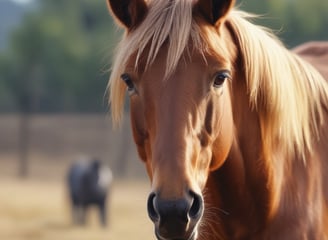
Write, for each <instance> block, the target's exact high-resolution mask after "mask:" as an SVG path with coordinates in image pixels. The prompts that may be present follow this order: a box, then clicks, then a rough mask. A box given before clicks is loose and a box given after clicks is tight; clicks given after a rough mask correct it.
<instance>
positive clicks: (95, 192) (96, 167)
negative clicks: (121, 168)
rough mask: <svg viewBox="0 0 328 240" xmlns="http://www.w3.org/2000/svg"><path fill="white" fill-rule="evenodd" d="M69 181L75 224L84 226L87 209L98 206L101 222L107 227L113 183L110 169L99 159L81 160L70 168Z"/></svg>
mask: <svg viewBox="0 0 328 240" xmlns="http://www.w3.org/2000/svg"><path fill="white" fill-rule="evenodd" d="M67 181H68V189H69V195H70V200H71V206H72V218H73V223H75V224H79V225H84V224H85V222H86V211H87V209H88V208H89V207H90V206H96V207H97V208H98V210H99V216H100V221H101V223H102V225H103V226H105V225H106V224H107V216H106V214H107V212H106V210H107V209H106V205H107V199H108V197H109V193H110V185H111V181H112V173H111V171H110V169H109V168H108V167H107V166H105V165H104V164H102V162H101V161H100V160H98V159H91V158H81V159H79V160H78V161H76V162H74V163H73V164H72V166H71V167H70V169H69V172H68V177H67Z"/></svg>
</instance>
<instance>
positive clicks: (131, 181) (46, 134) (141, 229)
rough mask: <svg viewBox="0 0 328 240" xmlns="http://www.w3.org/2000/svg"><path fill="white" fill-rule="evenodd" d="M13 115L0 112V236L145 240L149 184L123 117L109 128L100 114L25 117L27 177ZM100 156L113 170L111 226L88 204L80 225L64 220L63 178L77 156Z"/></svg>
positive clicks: (5, 239)
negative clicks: (102, 223)
mask: <svg viewBox="0 0 328 240" xmlns="http://www.w3.org/2000/svg"><path fill="white" fill-rule="evenodd" d="M20 119H21V118H20V116H19V115H18V114H7V115H0V240H132V239H136V240H139V239H140V240H150V239H154V234H153V227H152V224H151V221H150V220H149V219H148V216H147V208H146V204H147V196H148V193H149V190H150V189H149V188H150V187H149V182H148V179H147V177H146V173H145V170H144V166H143V163H142V162H141V161H140V160H138V157H137V155H136V153H135V147H134V144H133V142H132V137H131V133H130V132H129V131H130V126H129V119H128V117H126V118H125V122H124V123H123V126H122V128H121V130H116V131H113V130H112V126H111V123H110V118H109V116H108V115H106V114H58V115H54V114H52V115H31V116H30V119H29V129H28V134H29V138H28V139H29V142H28V152H27V155H28V167H27V173H28V176H27V178H26V179H24V180H22V179H21V178H19V177H18V173H19V171H18V170H19V166H20V161H19V159H20V158H19V156H20V151H19V149H20V148H19V142H20V141H19V140H20V139H21V138H20V136H21V135H20V134H19V126H20ZM81 154H82V155H90V156H96V157H99V158H100V159H101V160H103V161H104V162H105V163H106V164H108V165H109V166H110V167H111V169H112V171H113V174H114V183H113V189H112V198H111V200H110V209H109V212H108V215H109V217H110V219H109V220H110V226H109V227H108V228H102V227H101V226H100V224H99V221H98V218H97V217H98V215H97V212H96V211H95V209H93V210H94V211H92V212H91V214H90V216H89V217H90V218H89V223H88V225H87V226H86V227H84V228H82V227H75V226H73V225H72V224H71V219H70V208H69V204H68V199H67V195H66V186H65V177H66V175H67V171H68V168H69V166H70V163H71V162H72V161H74V160H75V159H76V158H77V157H78V156H80V155H81Z"/></svg>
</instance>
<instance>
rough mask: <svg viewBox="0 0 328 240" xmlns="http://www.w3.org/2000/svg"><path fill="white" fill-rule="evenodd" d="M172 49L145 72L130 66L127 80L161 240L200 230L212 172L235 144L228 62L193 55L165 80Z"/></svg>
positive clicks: (152, 214)
mask: <svg viewBox="0 0 328 240" xmlns="http://www.w3.org/2000/svg"><path fill="white" fill-rule="evenodd" d="M166 52H167V48H166V47H165V46H163V48H162V49H161V50H160V53H159V54H158V57H157V58H156V60H155V61H154V63H153V64H152V66H151V67H150V68H149V69H147V70H145V71H142V72H135V71H134V70H132V71H131V70H129V69H134V68H133V67H132V66H131V67H128V68H127V69H126V72H125V74H123V75H122V80H123V81H125V82H126V84H127V86H128V89H129V93H130V107H131V123H132V129H133V135H134V140H135V143H136V145H137V148H138V152H139V155H140V157H141V159H143V161H144V162H145V163H146V166H147V171H148V174H149V176H150V178H151V180H152V190H153V192H152V193H151V195H150V197H149V202H148V211H149V215H150V218H151V219H152V220H153V221H154V222H155V224H156V228H157V232H158V234H159V235H160V236H161V237H164V238H168V239H171V238H173V237H174V238H177V237H179V239H180V238H181V237H184V236H190V235H191V234H192V233H194V232H193V231H194V229H195V226H196V225H197V224H198V222H199V220H200V218H201V216H202V213H203V199H202V194H201V193H202V190H203V189H204V187H205V183H206V180H207V177H208V174H209V171H210V170H213V169H217V168H218V167H219V166H220V165H221V164H222V163H223V162H224V160H225V159H226V157H227V154H228V152H229V149H230V146H231V143H232V138H233V134H232V133H233V126H232V122H233V120H232V113H231V101H230V90H229V86H230V79H231V74H232V73H231V71H232V70H231V69H230V67H229V65H228V64H227V63H226V62H224V61H223V60H222V59H218V58H216V57H210V56H208V57H207V59H206V61H205V60H204V58H203V56H201V55H200V54H199V53H197V52H192V53H189V56H185V57H184V58H182V59H181V60H180V62H179V63H178V66H177V68H176V70H175V71H174V73H172V74H171V75H170V76H169V77H167V78H165V77H164V76H165V72H164V71H165V69H164V68H163V66H165V63H166V60H167V56H166ZM133 62H135V59H133V58H132V59H131V63H133ZM141 65H142V64H141ZM141 69H143V68H142V67H141ZM172 234H173V235H172Z"/></svg>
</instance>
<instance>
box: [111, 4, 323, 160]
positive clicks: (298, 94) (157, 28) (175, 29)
mask: <svg viewBox="0 0 328 240" xmlns="http://www.w3.org/2000/svg"><path fill="white" fill-rule="evenodd" d="M192 5H193V1H190V0H179V1H167V0H153V1H151V2H150V3H149V12H148V14H147V16H146V18H145V19H144V21H143V22H142V23H141V24H140V26H138V27H137V28H136V29H135V30H134V31H132V32H129V33H128V34H126V35H125V36H124V37H123V39H122V41H121V42H120V44H119V46H118V49H117V55H116V58H115V59H114V60H115V61H114V65H113V68H112V72H111V77H110V81H109V90H110V104H111V111H112V112H111V114H112V119H113V122H114V123H115V124H119V123H120V121H121V118H122V112H123V106H124V99H125V92H126V86H125V85H124V83H123V82H122V81H121V79H120V76H121V74H122V73H123V71H124V69H125V67H126V64H127V62H128V60H129V59H130V58H131V56H132V55H135V54H136V56H137V57H136V62H135V68H137V67H138V62H139V59H140V56H141V55H142V54H144V51H145V49H146V48H147V51H148V57H147V61H146V68H148V67H150V66H151V64H152V62H153V61H154V59H155V58H156V56H157V54H158V51H159V49H160V48H161V46H162V45H163V44H164V42H167V41H168V43H169V44H168V55H167V56H168V57H167V65H166V74H167V75H169V74H170V73H172V72H173V71H174V70H175V68H176V66H177V64H178V62H179V60H180V59H181V57H182V55H183V53H184V52H185V51H186V48H187V44H188V42H189V41H190V40H191V41H192V43H193V46H194V48H196V49H199V51H203V53H205V52H206V51H208V45H210V46H212V45H213V43H209V44H208V43H206V42H204V37H202V34H203V33H201V31H200V29H199V26H198V24H197V22H196V21H195V20H194V19H193V14H192V8H193V6H192ZM248 17H249V16H248V15H247V14H246V13H243V12H240V11H236V10H232V11H231V12H230V14H229V15H228V17H227V19H226V24H227V25H229V26H230V28H231V29H230V30H231V31H232V34H233V35H234V37H235V38H236V39H237V42H238V44H237V45H238V46H237V48H238V49H239V51H240V56H241V57H242V62H243V66H244V71H245V79H246V82H247V86H248V94H249V96H250V104H251V106H253V107H254V108H255V109H256V110H257V111H258V112H259V117H260V122H261V131H262V139H263V141H264V145H266V146H275V145H277V144H279V146H280V147H284V148H285V150H286V151H287V152H288V153H295V151H296V152H298V153H300V154H303V153H304V151H306V150H308V151H311V149H312V144H311V143H312V141H313V136H316V137H318V131H319V127H320V125H321V124H322V123H323V112H322V111H323V110H322V109H323V105H324V106H325V107H327V103H328V94H327V93H328V87H327V84H326V82H325V80H324V79H323V78H322V76H321V75H320V74H319V73H318V72H317V71H316V70H314V68H313V67H311V66H310V65H309V64H307V63H306V62H304V61H303V60H301V59H300V58H299V57H297V56H296V55H294V54H293V53H291V52H290V51H288V50H287V49H286V48H285V47H284V46H283V45H282V44H281V42H280V41H279V40H277V38H276V37H275V36H273V34H271V33H270V32H269V31H267V30H265V29H263V28H260V27H258V26H256V25H254V24H252V23H250V22H249V21H248V20H247V18H248ZM206 39H212V38H206ZM218 47H220V46H218ZM220 48H222V46H221V47H220ZM220 50H221V49H220Z"/></svg>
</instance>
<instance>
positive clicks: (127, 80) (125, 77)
mask: <svg viewBox="0 0 328 240" xmlns="http://www.w3.org/2000/svg"><path fill="white" fill-rule="evenodd" d="M121 79H122V80H123V81H124V82H125V84H126V86H127V87H128V92H129V95H131V94H133V93H135V87H134V84H133V81H132V80H131V77H130V76H129V75H128V74H127V73H123V74H122V75H121Z"/></svg>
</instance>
